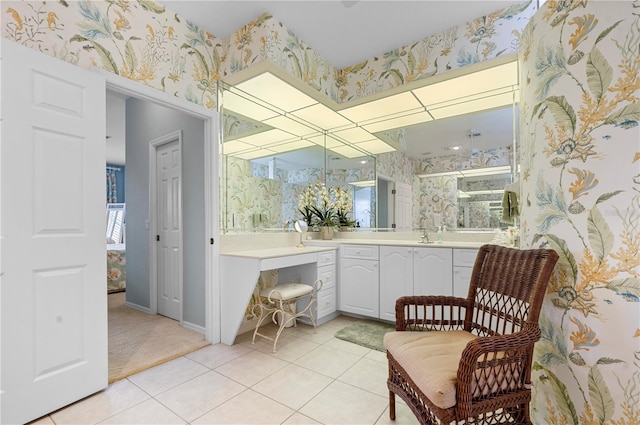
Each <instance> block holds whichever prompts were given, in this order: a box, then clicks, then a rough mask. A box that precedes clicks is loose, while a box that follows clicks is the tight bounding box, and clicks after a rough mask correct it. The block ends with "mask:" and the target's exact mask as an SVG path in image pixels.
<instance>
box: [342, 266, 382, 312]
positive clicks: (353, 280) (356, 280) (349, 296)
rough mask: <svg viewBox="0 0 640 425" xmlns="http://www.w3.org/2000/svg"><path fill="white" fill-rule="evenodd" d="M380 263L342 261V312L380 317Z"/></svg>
mask: <svg viewBox="0 0 640 425" xmlns="http://www.w3.org/2000/svg"><path fill="white" fill-rule="evenodd" d="M378 281H379V275H378V261H373V260H357V259H353V258H342V259H340V285H339V300H340V301H339V302H340V310H341V311H344V312H347V313H354V314H361V315H363V316H369V317H378V311H379V310H378V309H379V306H378V298H379V297H378V291H379V289H378Z"/></svg>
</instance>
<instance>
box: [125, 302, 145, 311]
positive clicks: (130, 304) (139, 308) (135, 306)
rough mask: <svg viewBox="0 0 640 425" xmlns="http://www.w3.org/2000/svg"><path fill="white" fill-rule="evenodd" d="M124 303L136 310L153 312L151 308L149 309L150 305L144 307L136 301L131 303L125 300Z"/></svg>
mask: <svg viewBox="0 0 640 425" xmlns="http://www.w3.org/2000/svg"><path fill="white" fill-rule="evenodd" d="M124 305H125V306H126V307H129V308H132V309H134V310H138V311H141V312H143V313H147V314H151V309H149V308H148V307H143V306H141V305H139V304H134V303H131V302H129V301H125V303H124Z"/></svg>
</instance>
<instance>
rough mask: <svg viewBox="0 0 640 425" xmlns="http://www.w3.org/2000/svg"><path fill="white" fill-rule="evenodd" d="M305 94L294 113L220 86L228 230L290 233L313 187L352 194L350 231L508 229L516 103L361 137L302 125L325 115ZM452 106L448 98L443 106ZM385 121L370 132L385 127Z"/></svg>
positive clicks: (514, 94)
mask: <svg viewBox="0 0 640 425" xmlns="http://www.w3.org/2000/svg"><path fill="white" fill-rule="evenodd" d="M248 87H253V88H254V90H256V91H258V92H260V91H261V90H259V89H257V88H256V86H255V85H253V86H251V85H249V86H248ZM245 88H246V87H245ZM509 90H510V91H509V92H508V93H501V95H500V96H502V97H503V98H504V97H505V94H508V96H509V97H510V98H511V99H515V98H516V97H517V87H512V88H510V89H509ZM263 96H267V97H268V95H264V94H263ZM304 96H305V95H302V97H301V98H300V99H297V100H296V101H297V102H298V103H297V106H295V107H301V108H302V109H298V110H296V114H297V115H293V114H292V113H288V112H286V111H284V110H283V109H281V108H279V107H278V106H275V105H272V104H270V103H268V102H266V101H265V100H264V99H260V98H258V97H256V96H254V95H253V94H250V93H247V92H244V91H242V90H238V89H237V88H236V87H232V86H228V85H224V84H221V92H220V99H221V105H222V117H223V136H222V137H223V145H222V146H223V147H222V149H221V152H222V155H223V176H222V180H223V185H222V189H223V193H222V205H223V206H224V208H223V214H222V229H223V231H224V232H226V233H234V232H256V231H293V223H295V222H296V221H297V220H299V219H301V218H302V215H301V214H300V211H299V210H298V200H299V197H300V195H301V194H302V193H303V191H304V190H305V188H307V186H308V185H309V184H311V185H315V184H316V183H318V182H320V183H323V184H325V185H326V186H327V187H328V188H334V189H335V188H338V187H339V188H341V190H345V191H347V192H348V193H349V195H350V198H351V199H352V201H353V202H352V208H351V211H349V219H350V220H351V221H352V223H353V226H354V227H359V228H363V229H374V228H375V229H376V230H383V229H391V228H393V230H415V229H418V228H419V229H426V230H428V231H435V230H437V229H438V228H439V227H440V228H446V229H448V230H452V229H478V228H496V227H505V226H506V225H507V223H505V222H503V221H502V216H503V208H502V199H503V196H504V188H505V186H506V185H509V184H512V183H513V182H514V180H515V178H516V177H515V176H514V174H513V173H512V170H513V169H515V167H514V166H513V164H514V158H516V149H517V140H516V137H515V135H517V129H516V124H517V104H516V103H515V101H513V102H512V103H511V104H508V105H505V106H502V107H493V108H490V109H488V110H484V111H479V112H473V113H467V114H462V115H456V116H451V117H448V118H447V117H443V118H441V119H436V120H430V121H428V122H423V123H418V124H413V125H409V126H405V127H402V128H399V129H391V130H381V131H379V132H377V133H366V134H364V133H362V134H358V133H357V131H356V130H362V129H361V128H359V127H357V126H356V127H355V128H354V127H353V123H351V127H349V128H346V127H345V130H339V131H333V130H332V131H331V132H330V131H327V130H324V129H323V128H321V127H320V126H319V125H316V124H317V122H318V121H317V120H314V121H313V122H311V121H306V120H304V119H300V116H303V115H304V110H305V109H309V110H310V111H313V112H314V113H317V115H318V116H324V115H322V113H325V112H327V111H325V110H324V109H321V108H326V106H324V105H321V104H319V103H310V102H311V101H313V99H311V98H309V99H311V101H310V100H309V99H306V98H305V97H304ZM475 98H477V96H475ZM459 101H460V102H461V103H462V104H465V99H459ZM294 103H295V102H294ZM502 103H504V101H502ZM247 104H251V105H252V106H251V109H248V107H247ZM300 105H306V106H300ZM452 106H455V105H454V104H453V103H452V102H451V101H450V102H449V103H448V106H447V107H448V108H451V107H452ZM282 107H287V106H286V105H283V106H282ZM355 108H357V107H355ZM355 108H350V109H355ZM326 109H327V110H328V108H326ZM239 111H240V112H242V113H240V112H239ZM329 112H331V113H333V114H334V115H335V114H336V113H335V112H333V111H329ZM245 114H246V115H245ZM389 114H390V115H392V114H393V111H389ZM248 115H250V116H248ZM326 116H327V118H326V119H327V120H328V121H330V120H335V117H334V116H333V115H331V114H329V113H328V112H327V115H326ZM395 117H396V118H395V119H397V115H395ZM257 118H262V119H261V120H259V119H257ZM316 118H317V117H316ZM384 119H385V118H384V117H382V118H380V120H379V121H378V122H377V123H376V124H375V126H377V127H384V125H383V123H382V122H381V121H382V120H384ZM327 125H329V124H327ZM372 135H373V136H372ZM374 136H375V140H371V139H370V138H371V137H374ZM367 137H368V138H369V139H367ZM368 149H370V150H368ZM487 172H488V173H489V174H488V175H487V174H486V173H487ZM483 174H484V175H483Z"/></svg>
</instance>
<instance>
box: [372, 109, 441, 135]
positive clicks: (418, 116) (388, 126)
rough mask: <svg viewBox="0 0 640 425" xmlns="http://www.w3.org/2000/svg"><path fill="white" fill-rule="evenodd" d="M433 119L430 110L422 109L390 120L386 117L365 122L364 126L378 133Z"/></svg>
mask: <svg viewBox="0 0 640 425" xmlns="http://www.w3.org/2000/svg"><path fill="white" fill-rule="evenodd" d="M432 119H433V118H431V115H429V113H428V112H426V111H422V112H418V113H414V114H410V115H405V116H403V117H397V118H392V119H388V120H387V119H385V120H382V121H378V122H375V123H372V124H363V125H362V128H364V129H365V130H367V131H369V132H370V133H378V132H380V131H385V130H393V129H395V128H402V127H408V126H410V125H414V124H421V123H423V122H427V121H431V120H432Z"/></svg>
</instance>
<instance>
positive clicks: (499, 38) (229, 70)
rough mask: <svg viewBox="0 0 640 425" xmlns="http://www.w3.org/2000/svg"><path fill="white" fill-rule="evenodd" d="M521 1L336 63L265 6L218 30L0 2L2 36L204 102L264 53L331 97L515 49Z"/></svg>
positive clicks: (117, 8)
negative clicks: (226, 32) (223, 33)
mask: <svg viewBox="0 0 640 425" xmlns="http://www.w3.org/2000/svg"><path fill="white" fill-rule="evenodd" d="M535 9H536V5H535V2H531V1H525V2H523V3H521V4H519V5H516V6H513V7H509V8H504V9H501V10H498V11H496V12H494V13H491V14H489V15H487V16H483V17H480V18H478V19H476V20H474V21H471V22H468V23H466V24H465V25H463V26H459V27H454V28H451V29H449V30H447V31H445V32H442V33H439V34H435V35H431V36H429V37H428V38H425V39H423V40H420V41H417V42H416V43H414V44H412V45H410V46H403V47H400V48H398V49H395V50H393V51H390V52H386V53H384V54H382V56H380V57H374V58H372V59H370V60H367V61H364V62H362V63H359V64H355V65H352V66H349V67H347V68H345V69H341V70H339V69H336V68H335V67H333V66H332V65H331V64H330V63H328V62H327V61H326V60H325V59H324V58H322V57H321V56H320V55H319V54H318V53H316V52H315V51H313V49H312V48H311V47H310V46H308V45H307V44H306V43H304V42H303V41H302V40H300V39H299V38H298V37H297V36H296V35H295V34H293V33H292V32H291V31H289V30H288V29H287V28H286V27H285V26H284V25H283V24H282V23H280V22H278V21H277V20H276V19H274V17H273V16H271V15H270V14H268V13H265V14H263V15H262V16H259V17H256V19H255V20H253V21H251V22H249V23H247V24H246V25H244V26H243V27H242V28H240V29H238V30H237V31H236V32H235V33H233V34H231V35H230V36H228V37H226V38H224V39H220V38H216V37H214V35H212V34H211V33H209V32H207V31H205V30H203V29H201V28H199V27H198V26H196V25H194V24H192V23H191V22H189V21H187V20H186V19H184V18H182V17H180V16H179V15H177V14H175V13H173V12H172V11H171V10H168V9H166V8H165V7H164V6H163V5H161V4H160V3H156V2H153V1H149V0H138V1H130V0H103V1H89V0H82V1H74V2H66V1H44V2H43V1H24V2H22V1H3V2H2V13H3V14H4V18H5V19H3V20H2V36H3V37H6V38H8V39H12V40H15V41H16V42H18V43H20V44H24V45H26V46H28V47H31V48H34V49H37V50H40V51H42V52H44V53H47V54H49V55H52V56H55V57H57V58H59V59H62V60H65V61H67V62H71V63H74V64H77V65H78V66H81V67H83V68H90V67H93V66H95V67H98V68H102V69H105V70H107V71H109V72H113V73H115V74H118V75H122V76H124V77H126V78H130V79H132V80H134V81H139V82H141V83H144V84H146V85H149V86H152V87H154V88H157V89H159V90H162V91H165V92H167V93H169V94H171V95H174V96H178V97H181V98H185V99H187V100H189V101H192V102H194V103H197V104H200V105H204V106H206V107H208V108H213V107H215V105H216V89H217V84H216V83H217V81H218V80H220V79H224V78H225V77H226V76H229V75H231V74H234V73H236V72H238V71H241V70H243V69H246V68H248V67H251V66H255V65H257V64H258V63H261V62H264V61H268V62H270V63H273V64H275V65H277V66H279V67H281V68H282V69H284V70H285V71H287V72H288V73H289V74H291V75H293V76H295V77H296V78H298V79H299V80H301V81H303V82H304V83H306V84H308V85H309V86H310V87H312V88H313V89H315V90H317V91H318V92H319V93H322V94H324V95H326V96H328V97H329V98H330V99H332V100H334V101H336V102H338V103H340V102H346V101H349V100H353V99H357V98H361V97H366V96H369V95H372V94H375V93H378V92H381V91H384V90H387V89H390V88H392V87H397V86H400V85H403V84H407V83H410V82H412V81H416V80H419V79H423V78H428V77H431V76H434V75H438V74H442V73H443V72H447V71H450V70H453V69H458V68H462V67H464V66H466V65H469V64H473V63H477V62H480V61H484V60H489V59H494V58H496V57H499V56H504V55H507V54H512V53H515V52H517V49H518V36H519V34H520V32H521V31H522V28H523V27H524V26H525V24H526V22H527V20H528V19H529V17H530V16H531V15H532V14H533V13H534V12H535Z"/></svg>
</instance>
